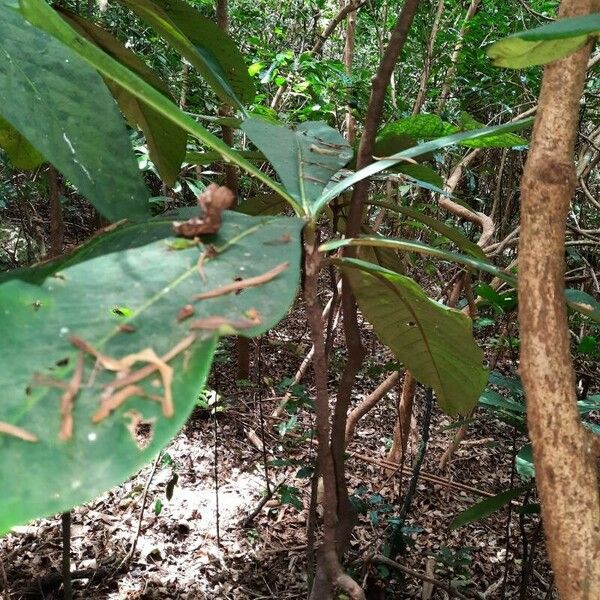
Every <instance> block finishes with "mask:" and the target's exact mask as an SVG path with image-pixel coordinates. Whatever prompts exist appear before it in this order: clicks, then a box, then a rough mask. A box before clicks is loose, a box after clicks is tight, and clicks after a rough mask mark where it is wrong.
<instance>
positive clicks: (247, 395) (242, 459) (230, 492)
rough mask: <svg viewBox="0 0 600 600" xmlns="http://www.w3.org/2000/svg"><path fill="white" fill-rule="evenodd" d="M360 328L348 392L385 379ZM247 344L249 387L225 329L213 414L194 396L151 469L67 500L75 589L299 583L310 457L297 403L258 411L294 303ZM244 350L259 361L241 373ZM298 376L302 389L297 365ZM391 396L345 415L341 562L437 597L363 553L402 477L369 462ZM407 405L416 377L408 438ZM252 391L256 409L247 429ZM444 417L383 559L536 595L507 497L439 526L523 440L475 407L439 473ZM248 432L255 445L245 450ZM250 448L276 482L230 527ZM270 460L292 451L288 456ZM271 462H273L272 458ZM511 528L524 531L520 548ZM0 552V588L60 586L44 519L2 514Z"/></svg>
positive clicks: (300, 351) (302, 335) (384, 437)
mask: <svg viewBox="0 0 600 600" xmlns="http://www.w3.org/2000/svg"><path fill="white" fill-rule="evenodd" d="M364 326H365V331H366V338H367V345H368V349H369V351H370V352H369V355H368V358H367V360H366V362H365V366H364V368H363V370H362V371H361V374H360V380H359V389H358V390H357V391H356V399H357V400H359V399H360V397H361V395H362V394H364V393H368V392H370V391H372V390H373V389H374V388H375V387H376V385H377V384H378V382H379V381H381V380H382V379H383V378H384V377H385V374H386V372H387V371H386V366H387V365H389V363H390V361H391V360H392V357H391V355H389V354H388V353H387V351H385V350H384V349H383V347H382V346H381V345H379V344H378V343H376V342H375V341H374V340H373V339H372V336H371V335H370V331H369V330H368V326H367V325H366V324H365V325H364ZM251 345H252V348H253V357H254V360H255V363H256V364H254V372H253V381H254V382H260V384H259V385H257V384H256V383H254V384H250V383H249V382H246V384H245V385H241V386H240V385H239V383H238V382H236V381H235V380H234V379H233V378H232V375H231V374H232V373H235V365H236V354H235V342H234V340H227V341H225V342H224V343H223V346H222V350H221V351H220V352H219V353H218V355H217V364H216V368H215V369H214V371H213V375H212V377H211V382H210V386H211V387H212V388H216V389H218V390H219V394H220V396H221V404H220V406H222V408H223V410H222V411H221V412H219V413H218V416H217V419H216V422H215V419H214V417H213V416H211V414H210V412H209V411H208V410H206V409H201V408H197V409H196V410H195V412H194V414H193V415H192V417H191V418H190V420H189V422H188V424H187V426H186V427H185V428H184V430H183V431H182V432H181V433H180V434H179V435H178V436H177V438H176V439H175V440H174V441H173V442H172V443H171V444H170V445H169V446H168V447H167V448H166V449H165V451H164V453H163V455H162V459H161V460H160V461H159V462H158V463H157V464H156V469H155V472H154V474H153V476H152V477H150V475H151V473H152V471H153V468H152V466H148V467H147V468H145V469H143V470H142V471H141V472H139V473H138V474H137V475H136V476H134V477H133V478H132V479H130V480H129V481H128V482H127V483H125V484H123V485H122V486H119V487H117V488H115V489H113V490H112V491H110V492H109V493H107V494H106V495H104V496H103V497H101V498H99V499H97V500H96V501H95V502H92V503H90V504H88V505H86V506H83V507H79V508H77V509H75V510H74V511H73V515H72V549H71V550H72V551H71V560H72V569H73V570H81V571H84V572H83V573H82V574H83V575H86V576H87V578H83V579H77V580H75V582H74V589H75V593H74V595H75V598H79V599H87V600H100V599H103V600H104V599H109V600H112V599H119V600H138V599H139V600H141V599H161V600H162V599H170V598H173V599H180V600H187V599H190V600H191V599H194V600H202V599H204V598H208V599H223V600H226V599H232V600H233V599H236V600H242V599H243V600H246V599H248V600H251V599H256V600H259V599H263V600H267V599H281V600H283V599H286V598H302V597H306V585H307V584H306V529H305V527H306V521H307V507H308V505H309V499H310V477H306V476H305V477H298V472H299V471H300V475H305V474H306V468H305V469H304V473H302V470H303V469H302V468H303V466H305V465H310V464H311V463H312V460H313V458H314V446H313V445H312V444H311V442H310V439H307V438H308V436H306V435H305V436H303V435H302V434H305V433H306V432H308V431H310V427H311V420H312V416H313V413H312V412H310V411H306V410H303V409H301V410H300V412H299V414H298V422H297V423H296V425H295V426H293V427H292V428H291V430H290V431H288V432H287V433H286V434H285V435H281V433H280V431H278V429H277V427H274V423H273V421H270V420H269V419H268V417H269V415H270V414H271V412H272V410H273V409H274V407H276V406H277V403H278V400H277V399H276V397H277V396H280V395H281V394H280V392H278V391H277V389H276V385H277V384H278V383H279V382H281V381H282V380H283V379H284V378H286V377H292V376H293V374H294V373H295V371H296V369H297V367H298V366H299V364H300V362H301V360H302V358H303V356H304V355H305V353H306V352H307V351H308V349H309V342H308V332H307V331H306V319H305V318H304V317H303V315H302V313H301V310H300V309H298V308H297V309H295V310H294V311H293V312H292V313H291V314H290V316H289V317H288V318H287V319H286V320H284V321H283V322H282V323H281V324H280V325H279V327H278V328H277V329H276V330H274V331H272V332H270V334H269V335H268V337H267V336H265V337H264V338H262V340H261V341H260V342H258V341H255V342H251ZM259 345H260V347H259ZM257 357H258V358H257ZM259 359H260V360H259ZM343 360H344V357H343V355H341V354H339V353H337V352H336V351H334V352H333V353H332V356H331V362H332V364H333V368H332V369H331V372H332V386H331V389H332V390H333V389H335V378H336V377H337V376H338V373H339V371H340V370H341V368H340V367H341V365H342V364H343ZM258 362H260V365H261V367H260V371H261V372H260V373H257V372H256V369H257V365H258ZM303 383H304V385H305V386H306V391H307V393H308V394H309V396H310V395H311V381H310V373H309V378H308V379H306V380H305V381H304V382H303ZM396 398H397V396H396V392H395V391H394V392H391V393H390V394H388V397H387V398H385V399H384V400H383V401H381V402H380V403H379V405H378V406H377V407H376V408H375V409H374V410H372V411H371V412H370V413H369V414H368V415H367V416H365V417H364V418H363V419H362V420H361V421H360V422H359V424H358V427H357V430H356V433H355V436H354V439H353V441H352V443H351V444H350V446H349V458H348V463H347V473H348V482H349V488H350V493H351V494H355V495H356V496H360V498H361V499H362V504H363V506H364V508H365V509H366V511H364V512H365V513H366V514H361V515H359V521H358V525H357V527H356V528H355V531H354V536H353V541H352V546H351V549H350V552H349V553H348V556H347V559H346V565H347V568H348V569H349V570H350V572H352V574H353V575H354V576H355V577H356V578H358V579H359V580H361V582H365V583H366V586H367V587H368V589H369V592H368V598H370V599H372V600H375V599H384V598H385V599H388V598H389V599H401V598H432V599H434V600H436V599H438V600H439V599H442V598H448V597H449V595H448V593H447V592H445V591H443V590H441V589H440V588H439V587H435V586H434V587H433V589H428V586H427V584H426V583H425V582H424V581H423V580H421V579H420V578H418V577H415V576H413V575H407V574H403V573H402V572H399V571H397V570H391V569H389V568H388V567H386V566H383V565H380V564H379V565H378V564H374V563H366V562H365V560H366V559H367V558H368V557H369V556H372V555H373V554H376V553H378V552H381V551H382V546H383V543H384V542H385V539H386V535H387V534H388V533H389V529H390V522H389V520H390V519H392V518H393V517H394V515H395V514H397V513H398V511H399V507H400V506H401V504H402V500H403V497H404V492H405V491H406V489H407V486H408V481H409V479H410V470H409V471H408V474H406V473H405V474H404V475H403V476H402V475H400V474H399V473H397V474H395V475H391V476H390V475H388V474H387V473H386V472H385V471H384V469H383V468H382V467H381V466H379V465H377V464H376V463H377V461H378V460H380V459H383V458H385V455H386V453H387V447H388V446H389V443H390V439H391V435H392V428H393V423H394V420H395V414H396V408H395V402H396ZM259 400H262V402H259ZM423 403H424V394H423V393H422V390H420V391H419V393H418V397H417V403H416V404H417V410H416V416H417V424H416V425H415V427H414V428H413V429H414V433H415V434H416V439H417V442H418V431H419V428H420V423H421V416H422V413H423ZM259 405H262V414H263V416H264V419H263V420H262V428H261V418H260V410H259ZM279 423H281V421H279V422H277V423H275V425H278V424H279ZM450 424H451V420H450V418H449V417H447V416H445V415H443V414H442V413H441V412H440V411H439V409H437V408H436V407H435V404H434V412H433V418H432V424H431V428H430V431H431V435H430V441H429V445H428V447H427V452H426V457H425V462H424V464H423V467H422V473H421V477H420V479H419V482H418V486H417V490H416V494H415V496H414V499H413V504H412V507H411V510H410V512H409V514H408V519H407V522H406V525H407V529H406V536H407V540H408V541H409V544H408V545H407V547H406V550H405V551H404V553H403V555H401V556H399V557H398V558H397V561H398V562H399V563H401V564H402V565H403V566H405V567H409V568H410V569H413V570H415V571H418V572H419V573H425V572H426V571H427V570H428V572H429V574H430V575H433V577H434V578H435V579H437V580H440V581H442V582H443V583H445V584H446V585H455V586H458V587H457V588H456V589H457V590H459V591H460V593H461V594H462V595H463V597H466V598H486V599H490V600H494V599H520V600H523V599H532V600H537V599H539V600H543V599H548V598H552V591H551V586H552V583H551V582H552V577H551V575H550V574H549V570H548V564H547V560H546V557H545V549H544V545H543V536H542V535H541V531H540V528H539V521H538V517H537V515H533V516H532V515H527V516H526V517H521V518H520V517H519V515H518V514H517V513H516V511H515V510H514V507H513V508H512V509H510V514H509V509H508V508H504V509H502V510H500V511H498V512H496V513H494V514H493V515H492V516H491V517H489V518H486V519H483V520H480V521H477V522H475V523H473V524H471V525H467V526H465V527H462V528H459V529H455V530H451V529H450V528H449V525H450V523H451V521H452V520H453V518H454V517H455V516H456V515H457V513H458V512H460V511H461V510H464V509H466V508H468V507H469V506H471V505H472V504H474V503H475V502H477V501H479V500H481V499H482V497H483V496H481V495H478V494H477V493H475V492H467V491H465V490H464V489H457V488H456V487H455V486H454V484H456V483H458V484H463V485H464V486H469V487H470V488H474V489H475V490H481V491H482V492H488V493H498V492H501V491H503V490H506V489H508V488H510V487H512V486H517V485H520V484H521V481H520V479H519V476H518V475H516V474H515V473H514V469H513V467H512V465H513V463H514V460H513V455H514V448H517V449H518V448H519V447H520V445H522V443H523V442H524V439H521V438H520V437H517V438H516V439H515V435H514V433H513V429H512V428H510V427H508V426H507V425H504V424H502V423H501V422H499V421H496V420H493V419H492V418H490V417H488V416H486V415H485V414H482V412H481V411H478V412H477V413H476V419H475V420H474V423H473V424H472V425H471V426H470V429H469V434H468V437H467V440H468V441H467V442H466V443H464V444H463V445H461V446H460V448H459V449H458V451H457V452H456V453H455V455H454V457H453V459H452V462H451V463H450V466H449V468H448V469H447V470H445V471H442V470H440V468H439V465H438V463H439V459H440V457H441V455H442V454H443V452H444V450H445V449H446V448H447V447H448V444H449V442H450V440H451V437H452V435H453V432H454V429H452V428H449V427H448V426H449V425H450ZM261 430H262V434H261ZM261 435H263V436H264V442H265V445H264V448H265V451H264V452H261V451H260V450H259V448H260V445H261V444H260V438H261ZM257 440H259V441H258V442H257ZM411 446H412V452H411V456H409V457H408V458H407V461H406V464H407V465H410V464H411V459H412V456H413V455H414V451H415V449H416V448H415V443H414V440H413V443H412V444H411ZM265 459H266V462H267V464H268V465H269V466H268V477H269V482H270V483H269V485H270V486H271V488H273V487H274V485H276V484H277V483H279V482H283V486H282V487H280V488H279V490H278V491H277V492H276V493H275V494H274V495H273V498H272V499H271V501H270V502H268V503H267V504H266V505H265V506H264V508H262V510H260V512H259V513H258V515H257V516H256V517H255V518H254V519H253V521H252V522H251V523H250V524H249V525H248V526H247V527H242V525H241V521H243V520H244V518H245V517H247V516H248V515H249V514H250V513H252V511H253V510H254V509H255V508H256V507H257V506H258V505H259V503H260V501H261V498H262V497H263V495H264V491H265V488H266V482H265ZM285 459H287V460H288V461H289V460H290V459H293V464H291V465H290V464H289V462H288V463H286V462H285ZM273 461H275V464H276V465H281V466H274V465H272V464H271V463H272V462H273ZM174 473H176V474H177V476H178V480H177V482H176V484H175V486H174V489H173V494H172V497H171V498H170V499H167V497H166V496H167V488H168V487H170V486H169V482H171V484H172V483H173V474H174ZM435 476H437V478H438V480H437V481H434V479H435ZM439 478H441V481H440V480H439ZM511 480H512V481H513V482H514V483H513V484H512V486H511ZM215 482H217V484H218V485H216V484H215ZM146 486H148V491H147V498H146V499H147V502H146V508H145V510H144V511H143V516H142V519H141V529H140V535H139V539H138V541H137V546H136V550H135V553H134V555H133V558H132V560H131V562H130V563H129V564H128V565H127V566H126V567H125V568H121V569H119V568H118V566H119V562H120V561H121V560H122V559H123V557H124V556H125V555H126V554H127V552H128V551H129V550H130V548H131V544H132V541H133V540H134V538H135V537H136V531H137V528H138V523H139V522H140V512H141V504H142V502H143V498H144V489H145V488H146ZM285 486H287V487H285ZM217 488H218V489H217ZM296 494H297V496H296ZM281 500H283V501H284V503H282V502H281ZM217 501H218V519H217ZM298 501H300V502H302V506H300V505H299V504H298ZM293 504H297V506H294V505H293ZM159 509H160V510H159ZM217 525H218V535H217ZM523 536H525V539H526V540H527V550H526V554H527V559H526V560H525V559H524V553H523V539H524V537H523ZM0 556H1V558H2V562H3V565H4V569H5V571H6V580H7V582H8V588H9V590H10V594H9V595H6V594H5V598H6V599H8V598H10V599H11V600H21V599H26V598H27V599H33V598H44V599H46V600H52V599H56V598H62V590H61V589H60V587H59V586H60V579H59V578H58V577H56V574H57V573H59V572H60V567H61V530H60V518H59V517H56V518H54V519H45V520H41V521H37V522H34V523H31V524H29V525H27V526H24V527H17V528H15V530H14V531H13V533H11V534H10V535H8V536H7V537H6V538H4V539H3V540H2V542H1V545H0ZM53 574H54V577H53ZM523 577H525V579H526V582H525V584H523ZM1 581H2V579H0V582H1Z"/></svg>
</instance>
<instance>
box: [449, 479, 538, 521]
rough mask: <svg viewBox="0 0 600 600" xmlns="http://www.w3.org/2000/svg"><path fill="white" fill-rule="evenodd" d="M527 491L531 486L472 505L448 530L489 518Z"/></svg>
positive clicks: (515, 489)
mask: <svg viewBox="0 0 600 600" xmlns="http://www.w3.org/2000/svg"><path fill="white" fill-rule="evenodd" d="M529 489H531V485H522V486H520V487H517V488H512V489H510V490H507V491H505V492H502V493H500V494H497V495H496V496H492V497H491V498H486V499H485V500H482V501H481V502H478V503H477V504H474V505H473V506H471V507H469V508H467V510H465V511H463V512H461V513H459V514H458V515H457V516H456V517H455V518H454V520H453V521H452V523H451V524H450V529H458V528H459V527H464V526H465V525H468V524H469V523H473V522H474V521H479V520H481V519H485V518H486V517H489V516H490V515H491V514H492V513H495V512H496V511H497V510H500V509H501V508H502V507H503V506H506V505H507V504H508V503H509V502H511V501H512V500H515V499H516V498H518V497H519V496H521V495H522V494H524V493H525V492H526V491H527V490H529Z"/></svg>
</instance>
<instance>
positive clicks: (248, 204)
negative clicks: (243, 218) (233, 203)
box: [235, 194, 287, 217]
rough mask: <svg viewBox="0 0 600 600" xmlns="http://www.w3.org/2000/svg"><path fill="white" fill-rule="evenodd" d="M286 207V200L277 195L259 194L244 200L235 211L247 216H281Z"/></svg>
mask: <svg viewBox="0 0 600 600" xmlns="http://www.w3.org/2000/svg"><path fill="white" fill-rule="evenodd" d="M286 206H287V204H286V202H285V200H284V199H283V198H282V197H281V196H278V195H277V194H259V195H258V196H254V197H253V198H248V200H244V202H242V203H241V204H240V205H239V206H237V207H236V209H235V210H236V212H241V213H244V214H245V215H253V216H255V217H258V216H259V215H279V214H281V213H282V212H283V210H284V209H285V207H286Z"/></svg>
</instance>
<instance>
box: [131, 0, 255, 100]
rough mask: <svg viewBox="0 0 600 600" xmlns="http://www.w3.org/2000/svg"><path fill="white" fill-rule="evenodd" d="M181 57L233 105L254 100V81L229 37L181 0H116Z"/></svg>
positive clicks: (223, 98) (220, 96)
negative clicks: (156, 33)
mask: <svg viewBox="0 0 600 600" xmlns="http://www.w3.org/2000/svg"><path fill="white" fill-rule="evenodd" d="M119 1H120V2H121V4H124V5H125V6H128V7H129V8H130V9H131V10H132V11H133V12H135V13H136V14H137V15H138V16H139V17H140V18H141V19H143V20H144V21H145V22H146V23H148V25H150V26H151V27H152V28H154V29H155V30H156V31H157V32H158V33H159V35H160V36H161V37H163V38H164V39H165V40H166V41H167V42H168V43H169V44H170V45H171V46H172V47H173V48H175V49H176V50H177V51H178V52H179V53H180V54H181V55H182V56H184V57H185V58H186V59H187V60H188V61H189V62H190V63H191V64H192V65H193V66H194V67H195V68H196V69H198V71H199V72H200V73H201V74H202V76H203V77H204V79H206V81H207V82H208V84H209V85H210V86H211V87H212V89H213V90H214V91H215V93H216V94H217V95H218V96H219V98H220V99H221V100H222V101H223V102H226V103H227V104H230V105H231V106H235V107H237V108H240V109H243V105H244V104H250V103H251V102H252V101H253V100H254V96H255V89H254V81H253V80H252V78H251V77H250V75H249V74H248V67H247V66H246V63H245V61H244V58H243V56H242V55H241V54H240V52H239V50H238V49H237V46H236V45H235V43H234V42H233V40H232V39H231V38H230V37H229V36H228V35H227V34H226V33H225V32H223V31H221V29H219V27H218V26H217V25H216V24H215V23H213V22H212V21H210V20H209V19H207V18H206V17H203V16H202V15H201V14H200V13H199V12H198V11H197V10H196V9H195V8H193V7H192V6H191V5H190V4H187V3H186V2H183V1H182V0H119Z"/></svg>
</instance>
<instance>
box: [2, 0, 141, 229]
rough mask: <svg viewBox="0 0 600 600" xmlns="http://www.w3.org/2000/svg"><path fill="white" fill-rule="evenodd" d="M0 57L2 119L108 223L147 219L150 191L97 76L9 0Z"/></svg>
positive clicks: (4, 12) (5, 5) (4, 8)
mask: <svg viewBox="0 0 600 600" xmlns="http://www.w3.org/2000/svg"><path fill="white" fill-rule="evenodd" d="M0 52H1V53H2V55H3V56H2V60H1V61H0V114H2V116H3V117H4V118H5V119H6V120H7V121H8V122H9V123H10V124H11V125H12V126H13V127H14V128H15V129H17V130H18V131H19V132H20V133H21V134H22V135H23V136H24V137H25V138H27V140H29V142H31V144H33V145H34V146H35V147H36V148H37V149H38V150H39V152H41V154H42V155H43V156H44V157H45V158H46V159H47V160H49V161H50V162H51V163H52V164H53V165H54V166H56V168H57V169H58V170H59V171H61V172H62V173H63V174H64V175H65V176H66V177H67V179H69V181H70V182H71V183H72V184H73V185H75V186H76V187H77V188H78V189H79V191H80V192H81V194H82V195H84V196H85V197H86V198H87V199H88V200H89V201H90V202H91V203H92V204H94V206H95V207H96V208H97V209H98V210H99V211H100V212H101V213H102V214H104V215H105V216H106V217H107V218H109V219H112V220H117V219H122V218H130V219H138V218H142V217H145V216H146V215H147V214H148V192H147V190H146V188H145V186H144V183H143V181H142V177H141V175H140V173H139V170H138V167H137V163H136V161H135V158H134V156H133V152H132V150H131V145H130V143H129V137H128V135H127V131H126V129H125V124H124V123H123V119H122V118H121V115H120V113H119V111H118V109H117V106H116V104H115V101H114V100H113V98H112V96H111V95H110V93H109V92H108V90H107V89H106V86H105V85H104V82H103V81H102V79H101V78H100V77H99V75H98V74H97V73H96V72H95V71H94V70H93V69H92V68H90V66H89V65H87V64H86V63H85V62H84V61H82V60H81V59H80V58H79V57H78V56H77V55H75V54H74V53H73V52H71V51H70V50H69V49H68V48H65V47H64V46H63V45H62V44H60V43H59V42H58V41H57V40H55V39H54V38H52V37H51V36H49V35H47V34H46V33H44V32H43V31H40V30H39V29H37V28H35V27H31V25H30V24H29V23H27V21H25V20H24V19H23V17H22V16H21V15H20V14H19V13H17V12H15V10H14V9H13V8H12V5H11V3H10V0H0ZM117 192H118V193H117Z"/></svg>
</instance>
